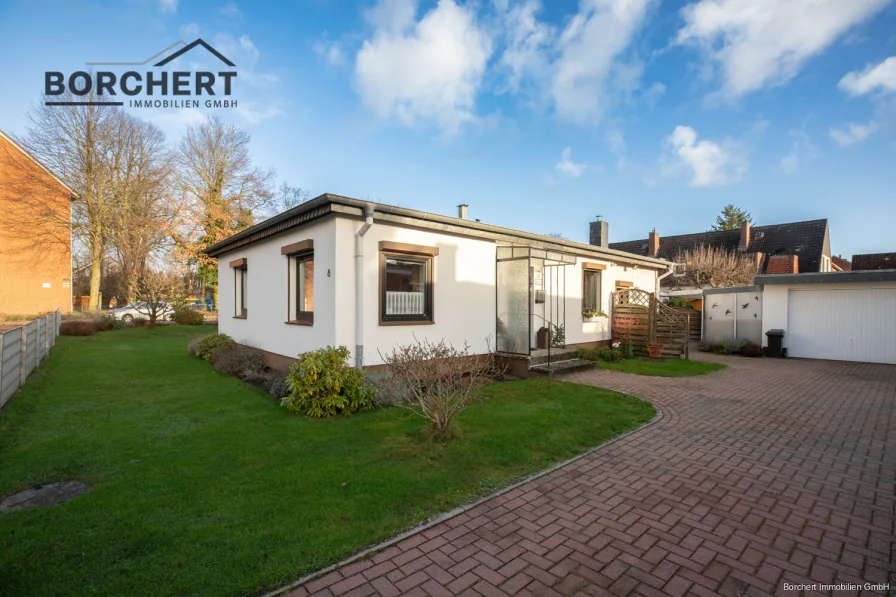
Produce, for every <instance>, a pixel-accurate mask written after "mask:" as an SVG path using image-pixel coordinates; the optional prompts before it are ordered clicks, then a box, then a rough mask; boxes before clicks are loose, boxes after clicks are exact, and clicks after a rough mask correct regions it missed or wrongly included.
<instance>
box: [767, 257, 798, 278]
mask: <svg viewBox="0 0 896 597" xmlns="http://www.w3.org/2000/svg"><path fill="white" fill-rule="evenodd" d="M765 273H767V274H798V273H800V258H799V256H798V255H772V256H771V257H769V258H768V267H766V268H765Z"/></svg>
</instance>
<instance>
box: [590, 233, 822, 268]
mask: <svg viewBox="0 0 896 597" xmlns="http://www.w3.org/2000/svg"><path fill="white" fill-rule="evenodd" d="M605 224H606V223H605V222H594V223H592V229H593V230H592V232H593V234H592V236H594V232H595V226H597V228H596V233H597V235H598V236H600V232H601V230H603V231H605V230H606V226H605ZM600 225H603V228H602V229H601V227H600ZM593 242H594V239H592V243H593ZM701 245H705V246H709V247H718V248H720V249H724V250H726V251H737V252H740V253H742V254H745V255H750V256H752V258H753V259H754V260H755V262H756V264H757V269H758V271H759V273H765V274H773V273H774V274H797V273H806V272H830V271H839V267H837V266H835V265H834V264H833V262H832V260H831V241H830V233H829V230H828V221H827V220H810V221H807V222H791V223H789V224H773V225H771V226H751V225H750V224H749V223H747V224H744V225H743V226H742V227H741V228H740V229H739V230H719V231H715V230H714V231H710V232H698V233H695V234H680V235H677V236H666V237H663V238H660V235H659V233H658V232H657V231H656V230H654V231H652V232H650V234H649V235H648V237H647V238H646V239H643V240H630V241H625V242H618V243H608V244H607V246H608V247H609V248H610V249H616V250H617V251H626V252H628V253H635V254H637V255H643V256H645V257H659V258H660V259H667V260H669V261H675V260H676V258H677V257H678V255H679V254H680V253H682V252H684V251H687V250H689V249H694V248H696V247H699V246H701Z"/></svg>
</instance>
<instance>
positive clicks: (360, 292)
mask: <svg viewBox="0 0 896 597" xmlns="http://www.w3.org/2000/svg"><path fill="white" fill-rule="evenodd" d="M364 214H365V217H364V224H363V225H362V226H361V228H359V229H358V231H357V232H356V233H355V367H357V368H358V369H362V368H363V367H364V235H365V234H367V231H368V230H370V227H371V226H373V205H370V204H368V205H366V206H365V207H364Z"/></svg>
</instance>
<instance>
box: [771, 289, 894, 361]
mask: <svg viewBox="0 0 896 597" xmlns="http://www.w3.org/2000/svg"><path fill="white" fill-rule="evenodd" d="M871 288H890V289H893V288H896V282H854V283H848V284H766V285H764V286H763V287H762V291H763V297H762V298H763V307H762V345H763V346H768V336H766V335H765V332H767V331H768V330H774V329H781V330H784V346H785V347H786V346H787V337H788V335H789V334H788V321H787V319H788V301H789V299H788V296H789V294H790V291H791V290H797V291H812V290H858V289H871Z"/></svg>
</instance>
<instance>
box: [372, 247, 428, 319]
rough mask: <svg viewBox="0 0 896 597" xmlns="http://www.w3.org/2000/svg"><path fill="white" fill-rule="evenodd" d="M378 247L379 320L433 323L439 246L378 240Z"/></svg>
mask: <svg viewBox="0 0 896 597" xmlns="http://www.w3.org/2000/svg"><path fill="white" fill-rule="evenodd" d="M380 249H381V253H380V323H381V324H384V325H389V324H396V325H400V324H415V323H418V324H419V323H432V321H433V312H432V304H433V263H434V255H437V254H438V249H435V248H431V247H419V246H416V245H403V244H399V243H387V242H382V243H380ZM383 249H385V250H383ZM396 249H397V250H396ZM401 251H406V252H401Z"/></svg>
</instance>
